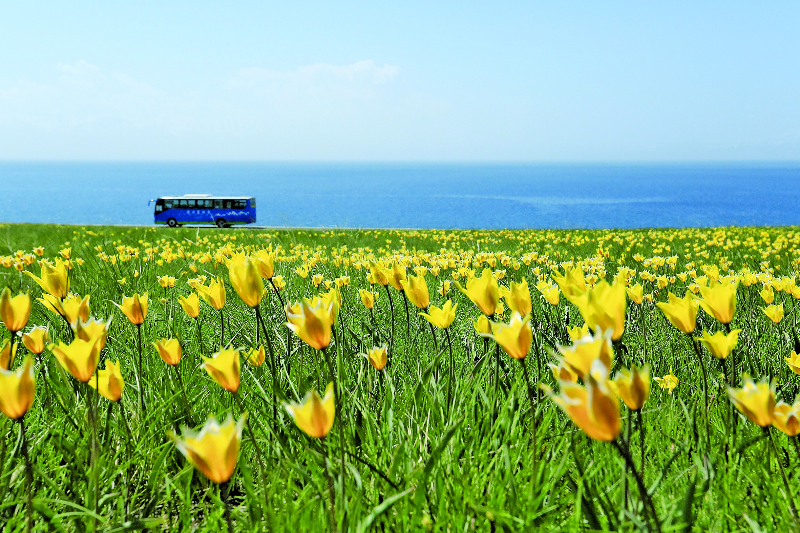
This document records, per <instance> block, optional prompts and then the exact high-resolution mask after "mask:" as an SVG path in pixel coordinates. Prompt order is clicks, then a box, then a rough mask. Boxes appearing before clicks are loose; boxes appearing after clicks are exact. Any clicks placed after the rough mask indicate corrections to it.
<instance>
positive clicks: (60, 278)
mask: <svg viewBox="0 0 800 533" xmlns="http://www.w3.org/2000/svg"><path fill="white" fill-rule="evenodd" d="M39 265H40V266H41V268H42V276H41V277H36V276H34V275H33V274H31V273H30V272H28V271H27V270H25V271H23V272H25V274H27V275H28V276H30V277H31V278H33V281H35V282H36V283H37V284H38V285H39V286H40V287H41V288H42V289H43V290H44V291H45V292H47V293H48V294H50V295H52V296H53V297H55V298H58V299H62V298H65V297H66V296H67V293H68V292H69V277H68V276H67V267H66V265H65V264H64V262H63V261H62V260H61V258H58V259H56V262H55V264H53V263H51V262H50V261H47V260H46V259H43V260H41V261H40V262H39Z"/></svg>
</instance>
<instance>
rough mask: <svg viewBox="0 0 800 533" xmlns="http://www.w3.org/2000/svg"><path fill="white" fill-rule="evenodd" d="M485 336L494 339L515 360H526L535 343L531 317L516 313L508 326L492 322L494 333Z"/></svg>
mask: <svg viewBox="0 0 800 533" xmlns="http://www.w3.org/2000/svg"><path fill="white" fill-rule="evenodd" d="M483 336H485V337H489V338H491V339H493V340H494V341H495V342H496V343H497V344H499V345H500V346H501V347H502V348H503V350H504V351H505V352H506V353H507V354H508V355H509V356H510V357H512V358H513V359H525V357H526V356H527V355H528V352H529V351H530V350H531V343H532V342H533V330H532V329H531V315H525V316H524V317H522V316H520V314H519V313H517V312H516V311H514V312H513V313H512V315H511V320H510V321H509V323H508V324H504V323H502V322H499V323H498V322H492V333H491V334H484V335H483Z"/></svg>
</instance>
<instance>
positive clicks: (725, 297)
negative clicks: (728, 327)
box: [699, 281, 738, 324]
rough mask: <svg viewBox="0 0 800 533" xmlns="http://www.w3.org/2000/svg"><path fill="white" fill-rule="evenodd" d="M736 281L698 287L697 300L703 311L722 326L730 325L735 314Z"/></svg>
mask: <svg viewBox="0 0 800 533" xmlns="http://www.w3.org/2000/svg"><path fill="white" fill-rule="evenodd" d="M737 285H738V281H733V282H729V281H725V282H718V283H716V284H713V285H710V286H708V287H702V286H701V287H700V295H701V296H702V298H701V299H700V300H699V302H700V305H701V306H702V307H703V310H704V311H705V312H706V313H708V314H709V315H711V316H713V317H714V318H716V319H717V320H719V321H720V322H722V323H723V324H730V322H731V320H733V315H734V313H735V312H736V286H737Z"/></svg>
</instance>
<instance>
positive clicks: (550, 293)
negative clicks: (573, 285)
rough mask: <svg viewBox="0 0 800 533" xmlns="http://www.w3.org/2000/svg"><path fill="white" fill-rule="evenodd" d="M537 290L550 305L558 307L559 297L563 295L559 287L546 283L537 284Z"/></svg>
mask: <svg viewBox="0 0 800 533" xmlns="http://www.w3.org/2000/svg"><path fill="white" fill-rule="evenodd" d="M536 288H537V289H539V292H541V293H542V298H544V299H545V301H546V302H547V303H549V304H550V305H558V301H559V295H560V294H561V293H560V291H559V289H558V285H550V284H549V283H547V282H546V281H542V282H540V283H537V284H536Z"/></svg>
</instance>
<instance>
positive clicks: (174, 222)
mask: <svg viewBox="0 0 800 533" xmlns="http://www.w3.org/2000/svg"><path fill="white" fill-rule="evenodd" d="M167 226H169V227H170V228H177V227H178V221H177V220H175V219H174V218H171V219H169V220H167Z"/></svg>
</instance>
